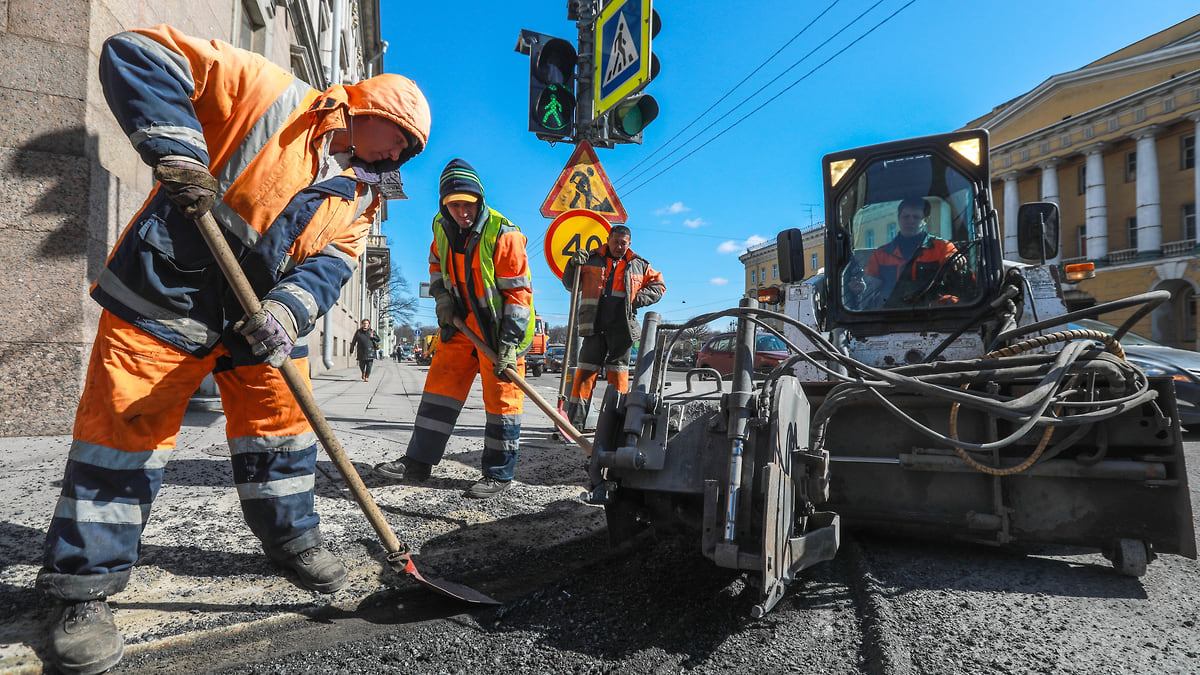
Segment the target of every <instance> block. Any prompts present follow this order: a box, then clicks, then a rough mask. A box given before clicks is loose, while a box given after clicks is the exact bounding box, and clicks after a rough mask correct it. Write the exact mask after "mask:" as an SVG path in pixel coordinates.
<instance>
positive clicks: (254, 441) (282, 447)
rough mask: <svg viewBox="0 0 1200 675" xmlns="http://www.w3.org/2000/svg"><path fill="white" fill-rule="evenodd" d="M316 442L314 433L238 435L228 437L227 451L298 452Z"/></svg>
mask: <svg viewBox="0 0 1200 675" xmlns="http://www.w3.org/2000/svg"><path fill="white" fill-rule="evenodd" d="M316 442H317V435H316V434H315V433H311V432H310V433H304V434H297V435H294V436H268V437H262V436H240V437H238V438H231V439H229V452H230V454H234V455H244V454H249V453H253V452H298V451H301V450H308V449H309V448H311V447H312V446H313V445H315V444H316Z"/></svg>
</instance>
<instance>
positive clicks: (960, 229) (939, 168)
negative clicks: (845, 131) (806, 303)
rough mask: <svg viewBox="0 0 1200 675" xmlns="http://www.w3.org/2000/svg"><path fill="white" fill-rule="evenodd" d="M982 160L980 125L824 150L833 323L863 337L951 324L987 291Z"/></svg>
mask: <svg viewBox="0 0 1200 675" xmlns="http://www.w3.org/2000/svg"><path fill="white" fill-rule="evenodd" d="M986 158H987V133H986V132H985V131H982V130H972V131H967V132H957V133H954V134H942V135H939V136H929V137H925V138H918V139H912V140H907V141H897V142H893V143H885V144H882V145H877V146H870V147H866V148H859V149H856V150H848V151H845V152H841V153H835V154H832V155H827V156H826V157H825V160H824V169H825V191H826V192H825V204H826V223H827V224H828V225H827V227H828V228H829V229H828V236H827V238H826V283H827V284H828V287H827V289H826V290H827V292H828V293H829V318H830V320H831V323H832V324H834V325H855V326H857V327H858V330H857V331H856V332H859V333H864V334H869V333H885V332H891V331H895V330H898V329H902V328H903V327H904V326H908V327H912V328H928V327H931V324H934V325H935V326H936V325H943V324H945V325H954V324H958V323H961V318H960V317H966V316H969V315H970V314H971V313H973V312H974V311H976V310H977V309H978V307H979V306H980V304H982V303H985V302H988V301H990V300H991V299H992V297H994V293H995V289H996V287H997V286H998V285H999V278H1000V250H999V246H998V240H999V235H998V231H997V228H996V224H995V217H994V214H992V209H991V198H990V194H989V183H988V175H987V173H988V171H987V165H986Z"/></svg>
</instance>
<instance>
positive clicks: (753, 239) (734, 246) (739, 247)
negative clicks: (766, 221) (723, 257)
mask: <svg viewBox="0 0 1200 675" xmlns="http://www.w3.org/2000/svg"><path fill="white" fill-rule="evenodd" d="M765 243H767V238H766V237H760V236H759V235H757V234H752V235H750V238H749V239H747V240H746V241H733V240H730V241H726V242H722V243H721V245H720V246H718V247H717V253H741V252H743V251H745V250H747V249H751V248H754V247H755V246H758V245H759V244H765Z"/></svg>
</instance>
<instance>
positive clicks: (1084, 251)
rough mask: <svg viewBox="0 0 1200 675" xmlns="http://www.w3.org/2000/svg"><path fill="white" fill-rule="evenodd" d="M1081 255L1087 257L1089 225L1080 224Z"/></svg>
mask: <svg viewBox="0 0 1200 675" xmlns="http://www.w3.org/2000/svg"><path fill="white" fill-rule="evenodd" d="M1079 255H1081V256H1083V257H1085V258H1086V257H1087V225H1080V226H1079Z"/></svg>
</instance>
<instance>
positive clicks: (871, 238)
mask: <svg viewBox="0 0 1200 675" xmlns="http://www.w3.org/2000/svg"><path fill="white" fill-rule="evenodd" d="M914 210H916V209H914ZM867 248H875V230H867Z"/></svg>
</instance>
